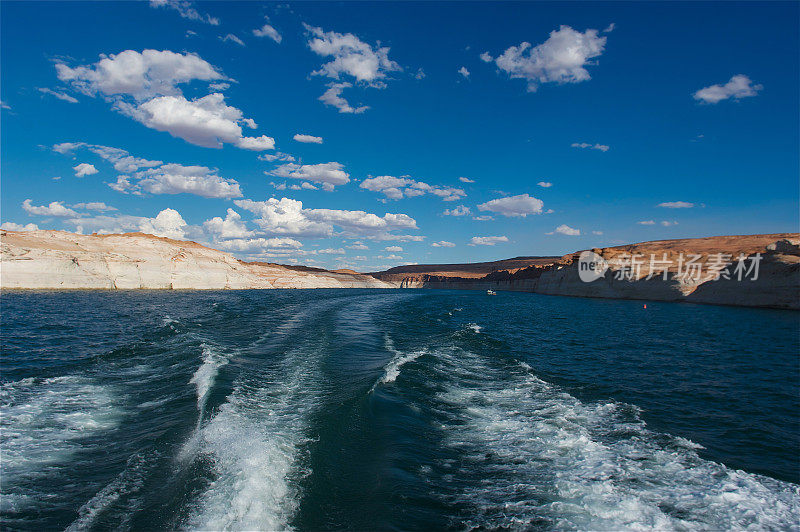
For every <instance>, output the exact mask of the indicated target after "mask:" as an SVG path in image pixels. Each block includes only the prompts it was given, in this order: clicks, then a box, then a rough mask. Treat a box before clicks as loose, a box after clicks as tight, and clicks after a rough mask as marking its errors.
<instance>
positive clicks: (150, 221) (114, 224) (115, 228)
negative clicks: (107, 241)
mask: <svg viewBox="0 0 800 532" xmlns="http://www.w3.org/2000/svg"><path fill="white" fill-rule="evenodd" d="M64 223H67V224H70V225H73V226H74V227H75V229H76V231H77V232H79V233H82V232H84V231H91V232H93V233H99V234H110V233H126V232H131V231H140V232H142V233H148V234H151V235H155V236H162V237H166V238H174V239H178V240H180V239H183V238H185V237H186V230H187V229H188V226H187V224H186V221H184V219H183V218H182V217H181V215H180V214H179V213H178V211H176V210H174V209H164V210H163V211H161V212H159V213H158V215H157V216H156V217H155V218H146V217H143V216H129V215H118V216H106V215H101V216H95V217H90V218H71V219H68V220H65V221H64Z"/></svg>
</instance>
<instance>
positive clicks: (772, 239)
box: [373, 233, 800, 309]
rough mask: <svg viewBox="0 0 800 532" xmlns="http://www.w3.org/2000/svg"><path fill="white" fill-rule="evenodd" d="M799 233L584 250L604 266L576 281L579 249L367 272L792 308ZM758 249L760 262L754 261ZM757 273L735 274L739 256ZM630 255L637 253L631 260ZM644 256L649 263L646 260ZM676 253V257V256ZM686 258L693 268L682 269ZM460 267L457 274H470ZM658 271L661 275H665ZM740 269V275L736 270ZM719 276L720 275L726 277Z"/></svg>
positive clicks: (437, 282) (423, 284)
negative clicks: (476, 268)
mask: <svg viewBox="0 0 800 532" xmlns="http://www.w3.org/2000/svg"><path fill="white" fill-rule="evenodd" d="M799 243H800V234H797V233H779V234H770V235H748V236H724V237H710V238H697V239H682V240H659V241H652V242H643V243H639V244H631V245H627V246H619V247H610V248H602V249H594V250H592V251H593V252H594V253H596V254H597V256H598V257H601V258H602V260H603V261H604V262H605V263H606V264H607V266H608V270H607V271H605V273H604V275H603V276H602V277H600V278H598V279H596V280H594V281H592V282H584V281H582V280H581V278H580V276H579V273H578V267H579V261H578V257H579V256H580V253H581V252H577V253H573V254H569V255H565V256H563V257H560V258H554V259H552V260H550V261H546V260H545V258H541V259H540V260H539V261H538V262H537V263H535V264H531V265H530V266H528V267H526V268H521V269H508V270H494V271H492V272H491V273H488V274H485V275H483V276H475V275H472V274H467V275H462V274H461V273H460V271H459V268H458V267H456V266H457V265H450V266H451V267H450V268H449V270H450V271H449V272H443V271H442V269H441V268H440V267H439V266H438V265H431V266H428V267H426V266H424V265H418V266H416V267H415V268H414V270H409V271H402V270H403V269H404V268H402V267H401V268H393V269H392V270H387V271H386V272H380V273H375V274H373V275H374V276H375V277H377V278H379V279H383V280H388V281H392V282H395V283H398V284H399V286H401V287H407V288H444V289H465V290H487V289H492V290H512V291H523V292H537V293H542V294H551V295H568V296H581V297H599V298H618V299H643V300H660V301H690V302H697V303H711V304H721V305H739V306H756V307H774V308H790V309H798V308H800V248H798V244H799ZM758 254H760V259H761V260H760V261H758V260H757V258H758V257H759V255H758ZM740 256H741V257H744V261H743V264H744V265H745V266H747V268H750V267H751V266H752V264H753V260H754V259H756V262H758V276H757V278H756V279H755V280H753V277H754V273H753V272H752V271H751V272H750V274H749V275H742V280H739V279H738V277H739V272H737V270H736V268H737V266H738V265H739V260H737V259H738V258H739V257H740ZM632 257H637V258H636V259H632ZM651 257H653V258H654V260H652V261H651ZM681 257H682V259H681ZM690 260H691V261H692V264H693V265H694V266H693V268H695V270H694V271H688V272H687V270H688V269H689V267H688V264H687V263H688V262H689V261H690ZM467 266H469V265H464V268H463V269H464V270H465V271H471V269H470V268H467ZM665 270H666V273H665ZM742 273H746V272H742ZM726 277H727V278H726Z"/></svg>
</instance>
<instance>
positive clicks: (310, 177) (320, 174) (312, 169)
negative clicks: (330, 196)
mask: <svg viewBox="0 0 800 532" xmlns="http://www.w3.org/2000/svg"><path fill="white" fill-rule="evenodd" d="M270 173H271V174H272V175H274V176H277V177H290V178H292V179H305V180H307V181H312V182H314V183H319V184H321V185H322V188H323V189H325V190H328V191H330V190H333V187H335V186H337V185H345V184H347V183H349V182H350V174H348V173H347V172H345V171H344V165H342V164H341V163H337V162H329V163H320V164H302V165H301V164H295V163H286V164H282V165H280V166H278V167H277V168H276V169H275V170H273V171H272V172H270Z"/></svg>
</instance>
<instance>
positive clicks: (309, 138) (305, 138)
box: [292, 133, 322, 144]
mask: <svg viewBox="0 0 800 532" xmlns="http://www.w3.org/2000/svg"><path fill="white" fill-rule="evenodd" d="M292 138H294V140H296V141H297V142H304V143H306V144H322V137H315V136H313V135H304V134H301V133H297V134H296V135H295V136H294V137H292Z"/></svg>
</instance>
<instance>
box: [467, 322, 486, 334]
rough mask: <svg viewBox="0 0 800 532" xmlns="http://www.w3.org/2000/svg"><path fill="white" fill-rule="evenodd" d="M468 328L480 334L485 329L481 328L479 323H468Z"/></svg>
mask: <svg viewBox="0 0 800 532" xmlns="http://www.w3.org/2000/svg"><path fill="white" fill-rule="evenodd" d="M467 327H468V328H469V329H472V330H473V331H474V332H475V333H480V332H481V329H483V327H481V326H480V325H478V324H477V323H468V324H467Z"/></svg>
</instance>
